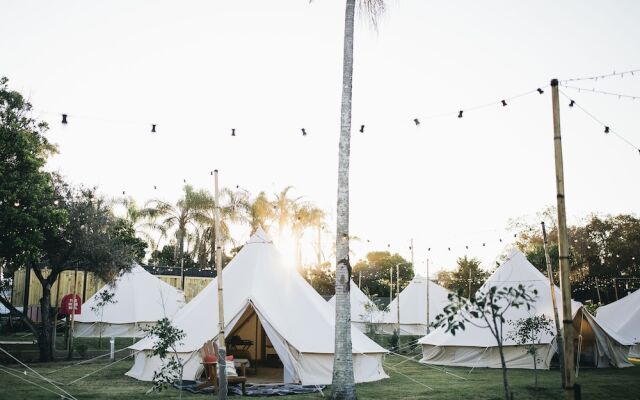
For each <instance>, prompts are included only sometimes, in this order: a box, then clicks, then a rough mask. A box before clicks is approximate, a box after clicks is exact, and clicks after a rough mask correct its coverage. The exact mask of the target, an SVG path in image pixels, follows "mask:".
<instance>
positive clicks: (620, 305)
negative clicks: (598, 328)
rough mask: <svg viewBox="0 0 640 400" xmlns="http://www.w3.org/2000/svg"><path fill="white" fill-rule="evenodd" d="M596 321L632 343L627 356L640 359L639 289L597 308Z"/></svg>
mask: <svg viewBox="0 0 640 400" xmlns="http://www.w3.org/2000/svg"><path fill="white" fill-rule="evenodd" d="M596 321H598V322H599V323H600V324H601V325H604V326H606V327H608V328H611V329H613V330H614V331H616V332H618V333H619V334H621V335H622V336H625V337H627V338H629V339H630V340H631V341H633V343H634V346H633V347H631V351H630V352H629V356H630V357H635V358H640V289H638V290H636V291H635V292H633V293H631V294H629V295H627V296H625V297H623V298H621V299H619V300H617V301H614V302H613V303H611V304H607V305H606V306H602V307H600V308H598V311H597V314H596Z"/></svg>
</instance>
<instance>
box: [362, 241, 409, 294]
mask: <svg viewBox="0 0 640 400" xmlns="http://www.w3.org/2000/svg"><path fill="white" fill-rule="evenodd" d="M398 264H400V266H399V269H400V290H403V289H404V288H405V287H407V285H408V284H409V283H410V282H411V280H412V279H413V277H414V272H413V265H412V264H411V263H410V262H408V261H407V260H405V259H404V257H402V256H401V255H399V254H397V253H394V254H391V253H390V252H388V251H373V252H370V253H368V254H367V256H366V258H365V259H364V260H360V261H358V262H357V263H356V264H355V265H354V266H353V279H354V280H355V281H356V282H358V281H361V282H362V287H366V288H368V290H369V293H371V294H372V295H375V296H377V297H378V298H384V297H387V298H388V297H389V294H390V279H391V278H390V275H389V274H390V272H391V271H393V292H394V293H396V290H397V283H396V265H398Z"/></svg>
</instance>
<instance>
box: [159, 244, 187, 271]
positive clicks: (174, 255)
mask: <svg viewBox="0 0 640 400" xmlns="http://www.w3.org/2000/svg"><path fill="white" fill-rule="evenodd" d="M180 259H181V257H180V255H179V254H178V248H177V247H176V245H174V244H167V245H165V246H164V247H162V249H160V250H155V251H153V252H152V253H151V258H149V265H153V266H156V267H176V266H179V265H180ZM182 260H184V268H185V269H191V268H196V267H197V266H198V265H197V264H196V263H195V262H194V261H193V259H192V258H191V256H190V255H189V253H184V254H183V256H182Z"/></svg>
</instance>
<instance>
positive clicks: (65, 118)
mask: <svg viewBox="0 0 640 400" xmlns="http://www.w3.org/2000/svg"><path fill="white" fill-rule="evenodd" d="M62 123H63V124H65V125H66V124H67V114H62Z"/></svg>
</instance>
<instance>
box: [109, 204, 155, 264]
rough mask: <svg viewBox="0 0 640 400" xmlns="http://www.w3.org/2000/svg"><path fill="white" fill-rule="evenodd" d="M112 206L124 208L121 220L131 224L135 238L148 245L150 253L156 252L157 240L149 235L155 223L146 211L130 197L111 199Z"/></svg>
mask: <svg viewBox="0 0 640 400" xmlns="http://www.w3.org/2000/svg"><path fill="white" fill-rule="evenodd" d="M113 204H114V206H116V207H117V206H122V207H123V208H124V216H123V217H122V218H123V219H125V220H126V221H128V222H129V223H130V224H131V226H132V227H133V229H134V231H135V233H136V236H138V237H140V238H142V239H144V241H145V242H147V243H148V244H149V247H150V250H151V251H152V252H153V251H156V250H158V244H159V243H158V238H155V237H154V236H153V235H152V234H151V231H153V230H154V229H155V228H156V222H155V221H154V220H153V219H152V218H151V216H150V215H149V212H148V210H145V209H144V208H139V207H138V204H136V201H135V200H134V199H133V198H132V197H118V198H115V199H113ZM114 212H115V210H114ZM116 215H117V214H116Z"/></svg>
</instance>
